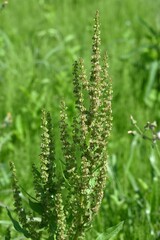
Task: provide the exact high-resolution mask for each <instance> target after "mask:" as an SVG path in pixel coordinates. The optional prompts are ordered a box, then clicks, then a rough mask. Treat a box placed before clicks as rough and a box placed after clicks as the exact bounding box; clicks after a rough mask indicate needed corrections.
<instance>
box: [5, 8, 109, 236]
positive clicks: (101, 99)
mask: <svg viewBox="0 0 160 240" xmlns="http://www.w3.org/2000/svg"><path fill="white" fill-rule="evenodd" d="M99 47H100V31H99V13H98V11H97V12H96V16H95V22H94V35H93V45H92V57H91V73H90V76H89V77H87V76H86V73H85V67H84V62H83V60H82V59H79V60H78V61H75V63H74V69H73V93H74V97H75V113H74V117H73V119H72V123H71V125H69V121H68V114H67V107H66V105H65V103H64V102H62V104H61V112H60V140H61V146H62V148H61V150H62V153H63V159H62V161H61V163H58V159H56V149H55V143H54V139H55V138H54V134H53V131H52V123H51V117H50V113H48V112H46V111H45V110H43V111H42V140H41V156H40V159H41V166H40V170H39V169H38V168H37V167H36V166H35V165H34V166H33V177H34V182H33V185H34V190H35V198H31V197H29V205H30V208H31V210H32V213H29V214H27V213H26V211H25V210H24V208H23V207H22V200H21V197H20V190H19V187H18V182H17V177H16V173H15V167H14V164H13V163H11V169H12V179H13V181H12V182H13V193H14V194H13V195H14V201H15V203H14V205H15V211H16V213H17V214H18V217H19V231H20V232H21V233H23V234H24V235H25V236H26V237H30V238H31V239H42V237H44V238H45V237H46V238H47V239H57V240H76V239H83V238H84V233H85V231H86V230H87V229H88V228H89V227H90V225H91V222H92V220H93V217H94V216H95V214H96V213H97V211H98V209H99V207H100V204H101V201H102V198H103V191H104V188H105V183H106V175H107V144H108V138H109V136H110V132H111V128H112V110H111V100H112V84H111V80H110V78H109V76H108V63H107V56H106V55H104V57H103V60H102V61H101V58H100V48H99ZM101 62H102V64H101ZM59 164H61V169H62V171H59V169H58V167H59ZM9 216H10V218H11V220H12V221H13V218H12V216H11V214H10V212H9ZM35 216H39V218H38V220H37V217H36V218H35Z"/></svg>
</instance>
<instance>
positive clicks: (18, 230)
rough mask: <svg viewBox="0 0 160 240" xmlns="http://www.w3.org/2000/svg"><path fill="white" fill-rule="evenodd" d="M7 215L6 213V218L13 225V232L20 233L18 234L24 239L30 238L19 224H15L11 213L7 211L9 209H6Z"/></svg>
mask: <svg viewBox="0 0 160 240" xmlns="http://www.w3.org/2000/svg"><path fill="white" fill-rule="evenodd" d="M7 213H8V216H9V218H10V219H11V221H12V223H13V226H14V228H15V230H16V231H17V232H20V233H23V235H24V236H25V237H26V238H30V234H29V233H28V232H27V230H25V229H24V228H22V227H21V226H20V224H19V222H17V221H16V220H15V219H14V218H13V217H12V215H11V212H10V211H9V209H8V208H7Z"/></svg>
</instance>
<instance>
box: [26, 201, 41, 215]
mask: <svg viewBox="0 0 160 240" xmlns="http://www.w3.org/2000/svg"><path fill="white" fill-rule="evenodd" d="M29 206H30V207H31V209H32V210H33V211H34V212H37V213H39V214H40V215H42V213H43V206H42V204H41V203H39V202H33V201H32V200H31V199H29Z"/></svg>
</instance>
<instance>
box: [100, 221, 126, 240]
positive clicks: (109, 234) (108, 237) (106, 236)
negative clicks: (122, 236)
mask: <svg viewBox="0 0 160 240" xmlns="http://www.w3.org/2000/svg"><path fill="white" fill-rule="evenodd" d="M123 224H124V221H122V222H120V223H119V224H117V225H116V226H113V227H111V228H108V229H107V231H106V232H105V233H99V234H98V237H97V238H96V240H112V239H114V238H115V237H116V236H117V234H118V233H119V232H120V231H121V230H122V228H123Z"/></svg>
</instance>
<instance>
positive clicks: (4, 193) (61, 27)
mask: <svg viewBox="0 0 160 240" xmlns="http://www.w3.org/2000/svg"><path fill="white" fill-rule="evenodd" d="M159 7H160V2H159V1H158V0H157V1H150V0H147V1H145V0H141V1H140V0H134V1H133V0H130V1H127V0H124V1H118V0H112V1H111V0H108V1H105V0H100V1H95V0H93V1H91V0H88V1H84V0H77V1H76V0H68V1H63V2H62V3H60V2H59V1H57V0H55V1H54V2H53V1H51V0H48V1H43V0H41V1H40V0H39V1H38V0H37V1H34V0H28V1H25V0H21V1H11V2H9V4H8V6H7V8H5V10H3V11H1V12H0V120H1V122H3V119H4V118H5V116H6V115H7V112H11V114H12V118H13V123H12V126H10V127H8V128H5V129H4V130H3V132H2V131H1V129H0V134H1V135H0V137H1V139H2V140H4V139H6V136H7V134H11V137H10V138H9V139H8V140H6V142H5V144H3V146H2V148H1V150H0V164H1V169H2V170H1V173H0V184H1V185H0V191H1V193H0V195H1V199H0V202H1V203H3V204H5V205H8V206H9V207H10V208H11V209H12V208H13V206H12V194H11V193H10V173H9V166H8V162H9V161H10V160H13V161H14V162H15V164H16V168H17V169H18V174H19V175H20V177H19V179H21V180H22V181H21V184H22V185H23V186H26V190H30V186H31V179H30V176H29V173H30V172H31V171H30V170H31V169H30V168H31V163H33V162H36V163H37V162H38V155H39V153H40V148H39V141H40V138H39V136H40V111H41V108H42V107H43V106H46V107H47V108H48V109H49V110H50V111H51V113H52V116H54V117H53V118H54V123H55V127H56V126H57V124H58V123H57V122H58V115H59V107H58V106H59V102H60V100H61V99H62V98H64V99H65V100H66V101H67V104H68V105H69V113H70V114H71V115H72V113H73V104H72V102H73V101H72V100H73V97H72V64H73V61H74V60H75V59H77V58H78V57H79V56H82V57H83V58H84V59H86V66H89V58H90V54H91V47H90V38H91V36H92V19H93V16H94V13H95V11H96V9H99V11H100V16H101V33H102V49H103V51H105V50H107V51H108V55H109V62H110V75H111V76H112V79H113V89H114V98H113V115H114V122H113V132H112V138H111V141H110V143H109V152H110V158H109V180H108V182H107V186H106V193H105V198H104V202H103V205H102V207H101V211H100V213H99V215H98V217H97V218H96V219H95V223H94V226H95V229H96V230H97V231H99V232H104V231H106V229H107V228H108V227H111V226H113V225H116V224H118V223H119V222H120V221H122V220H124V222H125V223H124V228H123V231H122V232H121V233H120V234H119V238H118V239H121V240H122V239H124V240H126V239H133V240H135V239H140V240H141V239H142V240H143V239H149V240H152V239H160V237H159V236H158V234H159V231H160V225H159V222H160V219H159V218H160V217H159V216H160V214H159V211H160V208H159V206H160V194H159V192H158V186H159V183H160V179H159V178H160V176H159V175H158V172H157V171H156V170H155V166H157V168H158V171H159V167H160V166H159V165H158V160H157V159H158V157H157V155H156V151H155V149H152V148H151V144H150V143H148V142H146V141H144V140H142V139H141V138H138V137H131V136H129V135H127V131H128V130H130V128H131V123H130V114H133V115H134V117H135V118H136V119H137V120H138V122H139V123H140V125H141V126H143V125H145V123H146V122H147V121H151V122H152V121H154V120H156V121H157V123H158V125H159V123H160V116H159V115H158V114H157V112H158V106H157V105H158V104H157V105H156V107H149V106H147V105H146V104H145V102H144V101H143V97H142V95H143V94H142V93H143V92H144V89H142V85H141V82H142V79H141V74H140V71H139V70H137V69H136V68H135V67H134V64H133V63H134V62H136V61H137V58H138V57H139V55H138V54H139V53H135V54H130V57H129V58H128V59H124V56H125V55H127V54H129V53H133V52H134V50H135V49H136V48H139V47H140V46H141V45H142V44H145V39H146V36H145V34H146V32H147V30H146V29H145V27H144V26H143V25H142V24H141V22H140V18H142V19H144V20H145V21H146V22H148V23H149V24H150V25H151V26H153V27H154V28H155V29H156V30H157V31H158V29H160V25H159V11H158V9H159ZM143 61H144V65H145V63H146V62H145V59H144V60H143ZM142 68H143V65H142ZM133 76H134V78H133ZM146 81H147V80H146ZM1 139H0V143H1ZM152 159H155V161H157V163H155V161H152ZM156 164H157V165H156ZM0 218H1V220H2V221H3V223H4V220H6V221H8V220H9V219H8V216H7V214H6V211H5V209H4V208H3V207H1V208H0ZM0 233H1V234H2V236H3V233H4V226H3V225H2V226H1V227H0ZM91 236H92V237H91ZM93 238H94V232H93V231H91V232H89V233H88V236H87V239H93Z"/></svg>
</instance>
